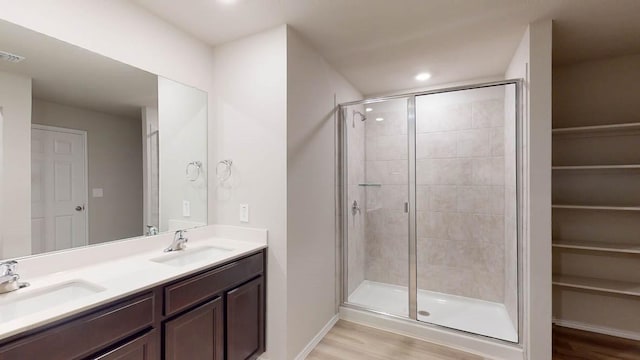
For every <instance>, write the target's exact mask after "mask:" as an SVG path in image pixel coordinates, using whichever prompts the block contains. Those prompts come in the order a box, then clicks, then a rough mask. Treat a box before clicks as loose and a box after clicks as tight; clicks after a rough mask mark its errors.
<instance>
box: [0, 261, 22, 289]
mask: <svg viewBox="0 0 640 360" xmlns="http://www.w3.org/2000/svg"><path fill="white" fill-rule="evenodd" d="M16 265H18V262H17V261H14V260H11V261H5V262H0V294H4V293H8V292H11V291H15V290H18V289H22V288H24V287H27V286H29V283H26V282H19V281H18V280H20V275H18V274H16Z"/></svg>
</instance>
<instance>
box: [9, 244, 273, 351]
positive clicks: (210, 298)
mask: <svg viewBox="0 0 640 360" xmlns="http://www.w3.org/2000/svg"><path fill="white" fill-rule="evenodd" d="M264 262H265V251H264V250H262V251H260V252H257V253H254V254H250V255H248V256H246V257H244V258H241V259H236V260H233V261H230V262H228V263H225V264H221V265H218V266H215V267H211V268H209V269H206V270H204V271H201V272H198V273H195V274H191V275H188V276H185V277H183V278H181V279H178V280H175V281H171V282H168V283H166V284H160V285H158V286H155V287H153V288H150V289H144V290H142V291H141V292H140V293H137V294H134V295H131V296H128V297H126V298H122V299H119V300H116V301H113V302H112V303H110V304H107V305H102V306H99V307H96V308H94V309H91V310H87V311H84V312H83V313H81V314H78V315H75V316H73V317H70V318H67V319H62V320H58V321H56V322H54V323H51V324H48V325H46V326H43V327H41V328H37V329H33V330H29V331H25V332H24V333H21V334H17V335H14V336H12V337H10V338H7V339H3V340H0V360H24V359H47V360H85V359H86V360H158V359H167V360H225V359H228V360H247V359H256V358H257V357H258V356H259V355H260V354H261V353H262V352H264V349H265V345H264V340H265V334H264V331H265V288H264V279H265V271H264V267H265V266H264Z"/></svg>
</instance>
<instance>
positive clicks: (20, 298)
mask: <svg viewBox="0 0 640 360" xmlns="http://www.w3.org/2000/svg"><path fill="white" fill-rule="evenodd" d="M27 289H28V290H31V289H29V288H27ZM27 289H25V290H24V291H25V292H23V293H20V292H21V291H23V290H16V292H13V293H9V294H3V295H0V322H5V321H10V320H13V319H16V318H19V317H22V316H26V315H30V314H33V313H36V312H40V311H43V310H46V309H47V308H48V307H53V306H58V305H60V304H63V303H66V302H69V301H73V300H78V299H79V298H82V297H85V296H88V295H93V294H97V293H99V292H101V291H104V290H105V289H104V288H102V287H100V286H97V285H94V284H91V283H88V282H86V281H82V280H71V281H69V282H65V283H61V284H57V285H53V286H48V287H46V288H42V289H33V290H32V291H26V290H27ZM8 295H12V296H8Z"/></svg>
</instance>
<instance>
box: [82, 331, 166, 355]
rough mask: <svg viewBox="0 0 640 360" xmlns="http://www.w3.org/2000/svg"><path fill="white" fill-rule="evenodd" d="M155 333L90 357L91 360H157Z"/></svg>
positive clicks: (152, 332)
mask: <svg viewBox="0 0 640 360" xmlns="http://www.w3.org/2000/svg"><path fill="white" fill-rule="evenodd" d="M155 340H156V335H155V331H151V332H148V333H146V334H144V335H142V336H139V337H137V338H135V339H134V340H131V341H129V342H127V343H125V344H124V345H121V346H119V347H117V348H115V349H113V350H111V351H109V352H107V353H106V354H103V355H98V356H94V357H90V359H91V360H155V359H157V358H158V355H157V354H156V352H157V351H156V341H155Z"/></svg>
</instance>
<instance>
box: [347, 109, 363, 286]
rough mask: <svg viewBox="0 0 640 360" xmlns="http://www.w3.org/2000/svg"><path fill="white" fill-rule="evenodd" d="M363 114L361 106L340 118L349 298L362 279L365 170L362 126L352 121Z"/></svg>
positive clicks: (356, 120)
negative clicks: (344, 165)
mask: <svg viewBox="0 0 640 360" xmlns="http://www.w3.org/2000/svg"><path fill="white" fill-rule="evenodd" d="M354 110H356V111H360V112H362V113H364V109H363V108H362V106H354V107H349V108H347V109H346V110H344V111H346V113H345V114H344V115H345V116H344V119H345V120H346V123H345V125H346V126H345V127H344V129H345V131H346V134H347V139H349V141H348V142H347V148H346V151H347V162H348V164H347V165H348V167H347V168H348V172H347V187H348V193H347V202H348V204H349V208H348V209H346V212H345V213H344V214H345V216H346V217H347V221H348V225H347V234H348V242H347V257H348V264H349V268H348V269H347V270H348V277H349V278H348V286H349V288H348V291H349V295H351V293H352V292H353V291H354V290H355V289H356V288H357V287H358V285H360V284H361V283H362V281H363V280H364V278H365V256H366V249H365V237H364V232H365V222H366V217H365V216H364V211H365V205H364V204H365V188H364V187H362V186H359V184H362V183H364V181H365V177H364V167H365V165H364V164H365V141H364V139H365V135H364V131H365V130H364V129H365V123H364V122H362V121H360V119H359V118H354V116H353V111H354ZM354 201H356V202H357V204H358V206H359V207H360V209H361V210H360V211H359V212H355V213H353V212H352V211H351V205H352V204H353V202H354Z"/></svg>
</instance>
